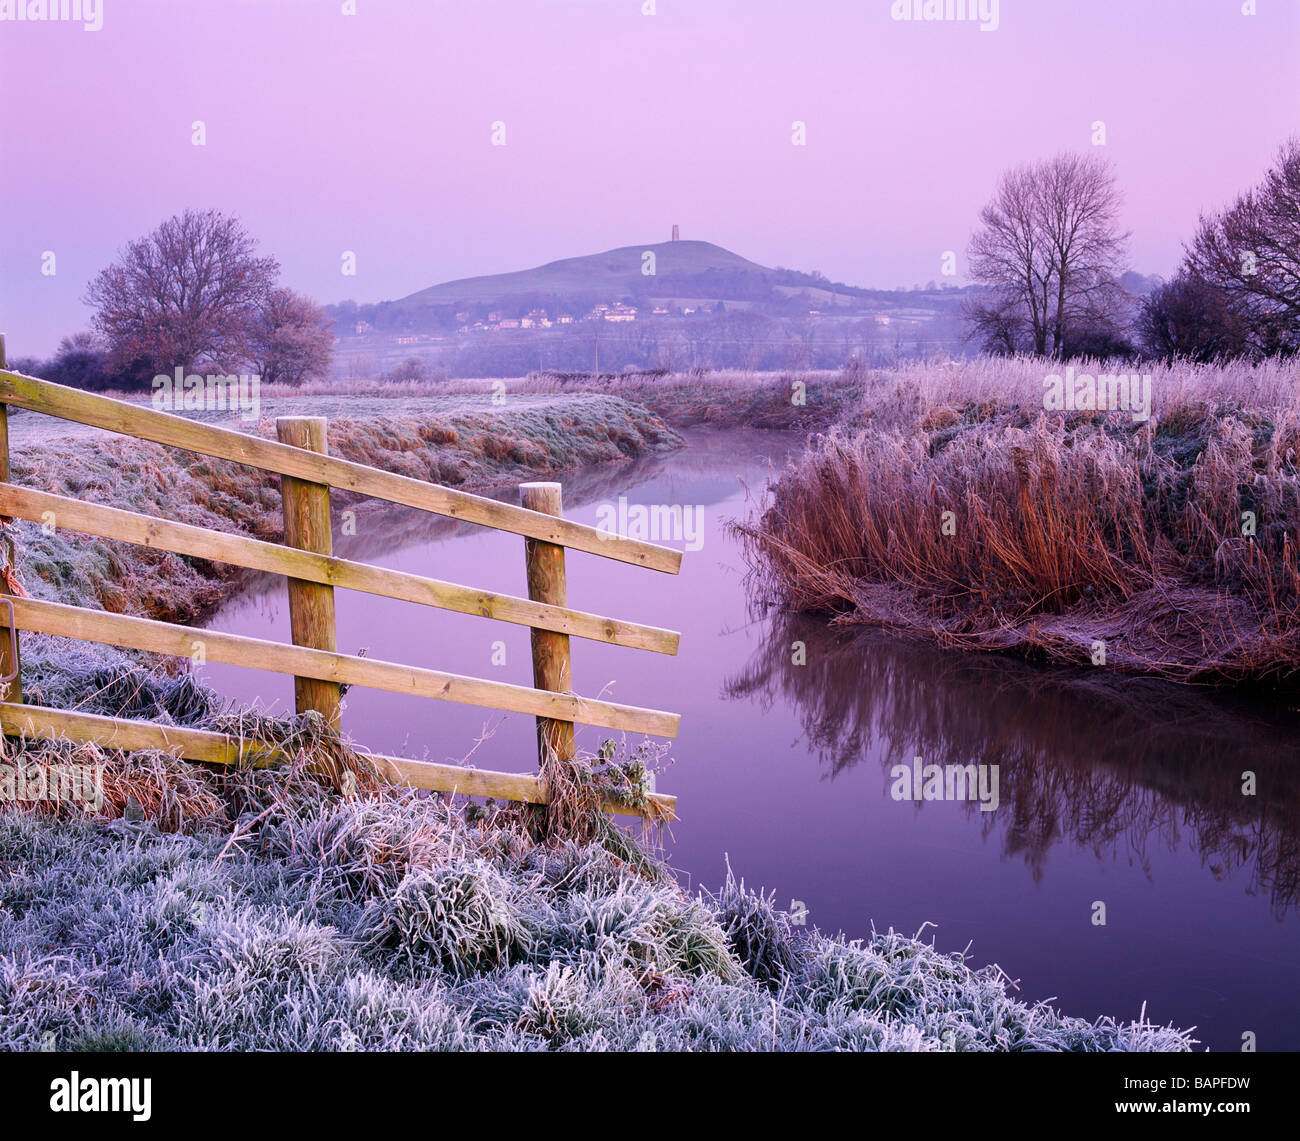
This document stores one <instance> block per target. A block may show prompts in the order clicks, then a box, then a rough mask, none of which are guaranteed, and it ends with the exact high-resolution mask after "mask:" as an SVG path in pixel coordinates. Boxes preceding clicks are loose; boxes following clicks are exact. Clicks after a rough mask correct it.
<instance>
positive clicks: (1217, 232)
mask: <svg viewBox="0 0 1300 1141" xmlns="http://www.w3.org/2000/svg"><path fill="white" fill-rule="evenodd" d="M1184 269H1185V271H1186V272H1187V273H1188V274H1189V275H1190V276H1192V277H1195V278H1198V279H1200V280H1201V281H1202V282H1204V283H1206V285H1208V286H1209V287H1210V288H1212V289H1215V290H1218V291H1219V292H1221V294H1222V295H1223V297H1224V298H1225V299H1226V303H1227V306H1228V309H1229V310H1230V312H1231V314H1232V316H1233V317H1234V318H1235V320H1237V321H1239V322H1240V323H1241V324H1242V325H1243V326H1244V328H1245V331H1246V336H1247V337H1248V339H1249V342H1250V346H1251V349H1252V350H1253V351H1254V353H1256V354H1257V355H1271V354H1273V353H1277V352H1282V353H1294V352H1297V351H1300V135H1293V136H1292V137H1291V138H1290V139H1288V140H1287V141H1286V142H1285V143H1283V145H1282V147H1281V149H1280V150H1279V151H1278V157H1277V162H1276V164H1275V166H1274V167H1273V169H1272V170H1270V171H1269V172H1268V173H1267V174H1266V175H1265V177H1264V181H1263V182H1262V183H1261V184H1260V185H1259V186H1258V187H1255V188H1254V189H1252V190H1250V191H1248V192H1247V193H1245V194H1243V195H1242V196H1241V197H1239V198H1238V199H1237V200H1236V202H1234V203H1233V204H1232V206H1230V207H1229V208H1228V209H1227V210H1225V211H1223V212H1222V213H1221V214H1215V215H1211V216H1209V217H1205V216H1202V218H1201V222H1200V228H1199V230H1198V231H1197V234H1196V237H1195V239H1193V241H1192V244H1191V245H1190V246H1189V247H1188V249H1187V259H1186V262H1185V266H1184Z"/></svg>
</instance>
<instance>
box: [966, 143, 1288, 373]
mask: <svg viewBox="0 0 1300 1141" xmlns="http://www.w3.org/2000/svg"><path fill="white" fill-rule="evenodd" d="M1122 205H1123V197H1122V195H1121V193H1120V190H1119V188H1118V186H1117V184H1116V181H1115V177H1114V174H1113V172H1112V170H1111V168H1110V166H1109V165H1108V164H1107V163H1106V162H1104V161H1103V160H1102V159H1100V158H1099V157H1097V156H1096V155H1078V154H1061V155H1057V156H1056V157H1054V158H1051V159H1048V160H1045V161H1043V162H1037V163H1032V164H1028V165H1025V166H1020V167H1016V168H1015V169H1013V170H1010V171H1008V172H1007V173H1006V174H1004V175H1003V176H1002V178H1001V180H1000V181H999V183H998V186H997V188H996V190H995V192H994V195H993V198H992V199H991V200H990V201H989V203H988V204H987V205H986V206H985V207H984V209H983V210H982V211H981V212H980V226H979V229H978V230H977V231H976V233H975V236H974V238H973V239H972V241H971V246H970V260H971V269H972V276H973V277H974V279H975V280H976V281H977V282H979V283H980V284H982V285H985V286H986V287H988V290H987V293H986V294H985V296H984V297H983V298H982V299H981V300H979V301H977V302H973V303H971V304H969V305H968V306H967V308H966V317H967V320H968V322H969V325H970V329H971V333H972V335H973V336H974V338H975V339H976V340H977V341H978V343H979V344H980V345H981V347H982V348H983V349H984V350H985V351H987V352H994V353H1006V354H1010V353H1020V352H1031V353H1037V354H1039V355H1047V356H1052V357H1058V358H1059V357H1070V356H1078V355H1081V354H1092V355H1103V356H1105V355H1127V354H1131V353H1135V352H1139V351H1140V352H1142V353H1145V354H1147V355H1151V356H1156V357H1165V358H1168V357H1174V356H1181V357H1187V358H1191V359H1195V360H1202V361H1209V360H1215V359H1224V358H1228V357H1252V358H1259V357H1265V356H1272V355H1275V354H1293V353H1296V352H1300V136H1297V137H1294V138H1292V139H1290V140H1288V141H1287V142H1286V143H1285V144H1284V145H1283V146H1282V148H1281V150H1280V151H1279V154H1278V158H1277V162H1276V164H1275V166H1274V167H1273V169H1271V170H1270V171H1269V172H1268V174H1267V175H1266V177H1265V178H1264V180H1263V182H1262V183H1261V184H1260V185H1259V186H1258V187H1256V188H1254V189H1252V190H1250V191H1249V192H1247V193H1246V194H1243V195H1242V196H1241V197H1239V198H1238V199H1237V200H1236V201H1235V202H1234V203H1233V204H1232V205H1231V206H1230V207H1228V208H1227V209H1226V210H1223V211H1221V212H1219V213H1215V214H1210V215H1203V216H1202V217H1201V220H1200V225H1199V228H1198V230H1197V233H1196V236H1195V237H1194V239H1193V240H1192V241H1191V242H1190V243H1189V244H1188V246H1187V248H1186V252H1185V258H1184V261H1183V264H1182V266H1181V268H1180V269H1179V271H1178V274H1177V275H1176V276H1175V277H1174V279H1173V280H1171V281H1169V282H1166V283H1163V284H1161V285H1160V286H1159V287H1158V288H1156V289H1155V290H1154V291H1153V292H1152V293H1150V294H1149V295H1148V296H1146V297H1145V298H1141V299H1137V298H1134V297H1132V296H1130V295H1129V294H1128V292H1127V291H1126V290H1125V289H1124V288H1123V287H1122V286H1121V284H1120V277H1121V273H1122V270H1123V268H1124V259H1125V254H1126V247H1127V240H1128V237H1129V235H1128V234H1127V233H1124V232H1121V230H1120V228H1119V217H1120V210H1121V208H1122Z"/></svg>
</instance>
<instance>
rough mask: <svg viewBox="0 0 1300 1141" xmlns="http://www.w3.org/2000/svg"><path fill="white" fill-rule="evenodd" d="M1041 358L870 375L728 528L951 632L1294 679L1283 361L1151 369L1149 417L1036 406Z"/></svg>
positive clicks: (1293, 438)
mask: <svg viewBox="0 0 1300 1141" xmlns="http://www.w3.org/2000/svg"><path fill="white" fill-rule="evenodd" d="M1053 367H1056V366H1053V365H1051V364H1050V363H1048V362H1039V361H1010V362H1005V363H1003V364H1001V365H999V364H998V363H997V362H992V361H981V362H977V363H975V364H974V365H972V366H961V367H957V368H954V369H949V370H945V371H944V372H943V374H942V375H940V376H938V377H925V376H922V375H918V372H919V370H913V371H912V373H911V374H908V373H900V374H897V375H894V376H887V377H883V378H878V380H877V383H876V384H874V385H873V386H872V387H871V388H870V390H869V391H867V392H866V393H865V394H864V396H863V399H862V401H861V403H860V404H859V406H858V407H857V408H856V409H855V410H853V411H852V412H851V413H850V414H849V415H847V416H846V417H844V418H843V419H842V421H841V422H840V424H839V425H837V426H836V427H835V428H833V429H832V430H830V431H828V432H827V433H825V434H823V435H821V436H820V437H818V438H817V439H815V440H814V441H812V442H811V444H810V447H809V449H808V450H807V452H806V453H805V454H804V455H803V456H802V457H801V458H800V459H798V460H796V461H795V462H794V463H792V464H791V465H790V467H789V468H788V470H787V471H786V472H785V473H784V474H783V475H782V476H781V478H780V479H778V480H776V481H775V482H774V483H773V484H772V486H771V488H770V492H769V497H768V499H767V500H766V502H765V503H764V504H763V505H762V507H761V508H760V509H759V510H758V511H756V512H755V513H754V514H753V516H752V517H751V518H750V519H749V520H748V521H747V522H746V523H744V524H742V525H741V534H742V535H743V537H744V540H745V542H746V545H747V554H748V557H749V561H750V563H751V566H752V567H753V569H754V571H755V574H756V577H757V578H758V580H759V581H760V583H761V584H762V587H763V589H764V590H765V591H766V593H767V594H768V596H769V597H771V598H772V599H773V600H774V601H776V602H777V603H778V604H780V605H781V606H783V607H785V608H787V609H791V610H795V611H800V612H806V613H818V614H823V615H826V616H828V617H829V618H831V619H832V620H833V621H835V622H837V623H857V624H866V625H874V626H880V627H884V628H888V629H891V630H894V631H898V632H903V633H908V634H920V635H924V636H926V637H929V638H933V639H935V640H937V641H939V642H940V643H942V644H944V645H948V646H952V647H955V648H961V649H968V650H985V651H1012V652H1016V653H1019V654H1023V655H1026V656H1029V657H1031V658H1035V659H1040V660H1048V661H1056V662H1065V663H1072V664H1076V665H1089V666H1096V667H1107V668H1110V669H1112V670H1119V671H1123V672H1127V673H1134V674H1144V675H1148V676H1158V677H1164V678H1169V679H1173V680H1178V681H1186V682H1208V683H1246V682H1264V683H1273V684H1281V685H1286V686H1289V687H1292V686H1294V685H1295V684H1296V683H1297V681H1298V680H1300V572H1298V570H1297V556H1296V540H1295V535H1296V534H1297V527H1298V526H1300V467H1298V466H1297V462H1298V461H1297V457H1298V456H1300V416H1298V414H1297V407H1296V401H1297V396H1296V392H1295V388H1294V378H1293V377H1292V376H1291V374H1290V373H1288V372H1287V371H1286V370H1284V369H1283V368H1282V366H1281V365H1280V364H1271V365H1263V366H1259V367H1257V368H1248V367H1244V366H1242V367H1236V368H1233V369H1222V368H1213V367H1209V366H1186V367H1185V368H1172V369H1155V370H1154V371H1153V373H1152V374H1151V375H1150V376H1149V377H1148V384H1149V389H1148V391H1149V393H1151V394H1153V400H1152V404H1151V406H1150V408H1149V409H1147V410H1146V412H1147V414H1146V415H1145V416H1141V415H1139V414H1138V413H1137V412H1135V411H1134V410H1132V409H1127V408H1126V409H1123V410H1107V411H1099V410H1078V411H1066V410H1051V409H1048V410H1045V409H1044V407H1043V403H1044V401H1043V393H1044V384H1043V382H1044V380H1045V378H1046V376H1047V375H1048V374H1049V373H1050V370H1051V369H1052V368H1053ZM963 368H965V369H967V371H965V372H963ZM999 369H1000V370H1001V375H1000V376H999ZM1077 371H1078V373H1079V374H1081V375H1082V374H1085V373H1089V372H1091V374H1092V375H1097V374H1100V373H1103V372H1104V371H1105V369H1104V366H1102V365H1100V364H1098V363H1097V362H1093V364H1092V365H1089V364H1088V362H1082V363H1080V364H1079V365H1078V366H1077ZM922 382H929V383H930V384H932V385H933V387H932V388H931V390H930V391H926V389H925V386H924V384H923V383H922ZM909 394H910V398H909Z"/></svg>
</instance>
